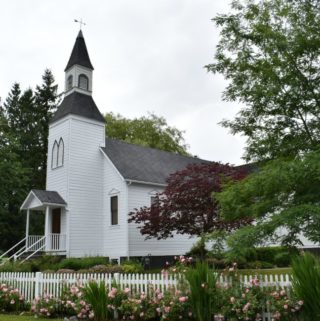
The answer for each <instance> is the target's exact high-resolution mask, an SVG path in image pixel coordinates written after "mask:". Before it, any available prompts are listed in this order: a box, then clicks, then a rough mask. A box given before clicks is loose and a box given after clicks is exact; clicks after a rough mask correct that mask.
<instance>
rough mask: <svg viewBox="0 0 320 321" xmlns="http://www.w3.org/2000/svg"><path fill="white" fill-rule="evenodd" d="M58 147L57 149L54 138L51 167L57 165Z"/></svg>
mask: <svg viewBox="0 0 320 321" xmlns="http://www.w3.org/2000/svg"><path fill="white" fill-rule="evenodd" d="M58 149H59V145H58V143H57V141H56V140H55V141H54V144H53V147H52V156H51V168H56V167H58Z"/></svg>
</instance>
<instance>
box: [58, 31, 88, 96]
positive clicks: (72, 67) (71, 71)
mask: <svg viewBox="0 0 320 321" xmlns="http://www.w3.org/2000/svg"><path fill="white" fill-rule="evenodd" d="M64 71H65V79H66V82H65V95H66V96H67V95H69V94H71V93H73V92H75V91H76V92H79V93H82V94H86V95H91V93H92V71H93V66H92V64H91V61H90V58H89V54H88V50H87V46H86V42H85V40H84V37H83V34H82V31H81V30H80V31H79V33H78V36H77V38H76V42H75V43H74V46H73V49H72V52H71V55H70V58H69V61H68V64H67V66H66V68H65V70H64Z"/></svg>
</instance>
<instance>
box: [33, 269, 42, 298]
mask: <svg viewBox="0 0 320 321" xmlns="http://www.w3.org/2000/svg"><path fill="white" fill-rule="evenodd" d="M41 280H42V273H41V272H36V276H35V278H34V297H35V298H38V297H40V296H41Z"/></svg>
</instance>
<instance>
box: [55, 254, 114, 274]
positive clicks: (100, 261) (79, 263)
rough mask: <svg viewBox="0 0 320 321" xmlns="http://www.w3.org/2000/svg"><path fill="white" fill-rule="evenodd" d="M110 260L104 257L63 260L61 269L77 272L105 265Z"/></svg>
mask: <svg viewBox="0 0 320 321" xmlns="http://www.w3.org/2000/svg"><path fill="white" fill-rule="evenodd" d="M108 262H109V260H108V259H107V258H105V257H102V256H97V257H83V258H68V259H64V260H62V261H61V262H60V263H59V265H58V268H59V269H72V270H75V271H78V270H83V269H89V268H91V267H93V266H95V265H105V264H107V263H108Z"/></svg>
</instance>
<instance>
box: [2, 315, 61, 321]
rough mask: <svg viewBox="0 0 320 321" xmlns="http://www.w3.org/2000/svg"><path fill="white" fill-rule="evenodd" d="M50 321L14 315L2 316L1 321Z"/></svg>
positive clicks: (59, 320)
mask: <svg viewBox="0 0 320 321" xmlns="http://www.w3.org/2000/svg"><path fill="white" fill-rule="evenodd" d="M35 320H36V321H48V319H40V318H39V319H38V318H37V319H35V317H34V316H33V315H31V316H30V315H29V316H26V315H13V314H0V321H35ZM61 320H62V319H50V321H61Z"/></svg>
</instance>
